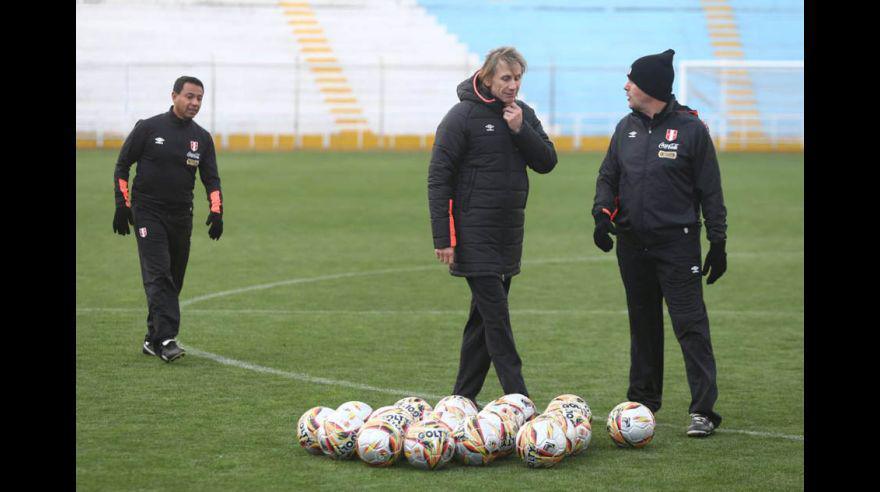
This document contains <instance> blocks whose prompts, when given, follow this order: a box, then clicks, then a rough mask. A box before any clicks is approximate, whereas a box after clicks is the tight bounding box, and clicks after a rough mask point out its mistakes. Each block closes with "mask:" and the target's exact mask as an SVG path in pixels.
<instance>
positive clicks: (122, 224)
mask: <svg viewBox="0 0 880 492" xmlns="http://www.w3.org/2000/svg"><path fill="white" fill-rule="evenodd" d="M128 224H131V225H134V218H133V217H132V216H131V209H130V208H128V207H126V206H125V205H123V206H121V207H116V213H115V214H114V215H113V232H115V233H117V234H119V235H122V236H124V235H126V234H129V233H130V232H131V231H130V230H129V229H128Z"/></svg>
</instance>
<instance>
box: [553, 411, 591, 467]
mask: <svg viewBox="0 0 880 492" xmlns="http://www.w3.org/2000/svg"><path fill="white" fill-rule="evenodd" d="M542 415H546V416H549V417H552V418H556V419H557V421H558V422H559V423H560V424H561V425H562V429H563V431H564V432H565V439H566V441H568V442H567V444H566V451H565V455H566V456H571V455H577V454H580V453H581V452H582V451H584V450H585V449H587V447H588V446H589V445H590V441H591V440H592V439H593V426H592V425H590V421H589V420H587V417H586V416H584V415H583V414H582V413H581V412H580V411H577V410H564V409H558V410H555V411H553V412H548V413H545V414H542Z"/></svg>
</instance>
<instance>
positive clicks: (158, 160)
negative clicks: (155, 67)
mask: <svg viewBox="0 0 880 492" xmlns="http://www.w3.org/2000/svg"><path fill="white" fill-rule="evenodd" d="M135 162H137V163H138V166H137V177H136V178H135V180H134V186H133V189H132V190H131V193H132V194H131V195H129V186H128V181H129V179H128V177H129V169H130V168H131V165H132V164H134V163H135ZM196 169H198V171H199V177H200V178H201V180H202V184H204V185H205V192H206V194H207V196H208V203H209V206H210V209H211V211H213V212H218V213H222V199H221V191H220V175H219V173H218V171H217V159H216V155H215V153H214V140H213V139H212V138H211V134H210V133H208V131H207V130H205V129H204V128H202V127H201V126H199V125H198V124H197V123H196V122H195V121H193V120H184V119H181V118H178V117H177V116H176V115H175V114H174V111H172V110H169V111H168V112H167V113H162V114H158V115H156V116H153V117H152V118H147V119H145V120H138V122H137V123H135V126H134V129H133V130H132V131H131V133H129V134H128V137H126V139H125V143H123V144H122V150H120V151H119V158H118V159H117V161H116V170H115V171H114V173H113V187H114V190H115V195H116V206H122V205H126V206H129V207H130V206H131V200H132V198H134V200H135V202H141V201H143V202H146V203H149V204H152V205H159V206H167V207H172V208H184V207H191V206H192V201H193V188H194V187H195V180H196Z"/></svg>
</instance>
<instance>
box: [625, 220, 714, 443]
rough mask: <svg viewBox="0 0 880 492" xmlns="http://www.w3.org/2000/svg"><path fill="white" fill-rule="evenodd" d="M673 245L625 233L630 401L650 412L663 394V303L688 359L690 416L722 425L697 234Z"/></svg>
mask: <svg viewBox="0 0 880 492" xmlns="http://www.w3.org/2000/svg"><path fill="white" fill-rule="evenodd" d="M690 232H691V233H690V234H687V235H684V236H683V237H682V238H681V239H678V240H675V241H673V242H669V243H665V244H661V245H657V246H651V247H645V246H643V245H640V244H638V243H637V242H636V241H634V240H633V239H632V238H628V236H624V235H621V236H620V237H619V240H618V242H617V262H618V266H619V267H620V274H621V277H622V278H623V286H624V288H625V290H626V304H627V309H628V311H629V326H630V343H631V344H630V373H629V390H628V391H627V398H628V399H629V400H631V401H637V402H640V403H642V404H644V405H645V406H647V407H648V408H650V409H651V411H653V412H656V411H657V410H659V409H660V404H661V400H662V396H663V300H664V299H665V300H666V307H667V309H668V310H669V317H670V318H671V319H672V329H673V331H674V333H675V336H676V338H677V339H678V343H679V344H680V345H681V350H682V353H683V355H684V366H685V371H686V373H687V381H688V386H690V390H691V404H690V407H689V412H691V413H694V412H696V413H701V414H703V415H706V416H708V417H709V418H710V420H712V422H714V423H715V425H716V426H717V425H720V423H721V416H720V415H718V414H717V413H715V412H714V410H713V407H714V405H715V400H717V399H718V387H717V385H716V377H715V356H714V354H713V352H712V343H711V340H710V339H709V317H708V315H707V314H706V306H705V304H704V303H703V283H702V272H701V271H700V265H701V262H700V260H701V256H700V238H699V230H697V231H693V230H692V231H690Z"/></svg>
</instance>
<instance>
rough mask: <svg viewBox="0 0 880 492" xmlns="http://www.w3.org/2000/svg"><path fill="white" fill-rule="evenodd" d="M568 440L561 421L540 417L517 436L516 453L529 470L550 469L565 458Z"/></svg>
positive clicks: (529, 423) (520, 430) (529, 422)
mask: <svg viewBox="0 0 880 492" xmlns="http://www.w3.org/2000/svg"><path fill="white" fill-rule="evenodd" d="M566 447H567V440H566V438H565V432H564V430H563V428H562V426H561V425H560V423H559V421H558V420H557V419H555V418H551V417H547V416H539V417H536V418H534V419H532V420H530V421H528V422H526V423H525V425H523V426H522V427H520V429H519V432H518V433H517V434H516V452H517V454H518V455H519V457H520V459H522V460H523V463H525V464H526V466H528V467H529V468H550V467H552V466H554V465H556V463H559V462H560V461H562V458H564V457H565V451H566Z"/></svg>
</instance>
